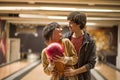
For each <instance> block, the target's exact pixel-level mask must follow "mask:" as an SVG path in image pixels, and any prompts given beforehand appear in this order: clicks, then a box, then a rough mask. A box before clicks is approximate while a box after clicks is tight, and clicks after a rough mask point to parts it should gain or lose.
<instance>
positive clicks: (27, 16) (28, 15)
mask: <svg viewBox="0 0 120 80" xmlns="http://www.w3.org/2000/svg"><path fill="white" fill-rule="evenodd" d="M19 17H22V18H48V19H63V20H67V16H45V15H33V14H19ZM87 20H120V18H103V17H87Z"/></svg>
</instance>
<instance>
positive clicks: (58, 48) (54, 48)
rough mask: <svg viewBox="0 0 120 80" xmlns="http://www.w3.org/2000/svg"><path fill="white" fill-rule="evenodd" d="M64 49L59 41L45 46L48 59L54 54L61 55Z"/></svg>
mask: <svg viewBox="0 0 120 80" xmlns="http://www.w3.org/2000/svg"><path fill="white" fill-rule="evenodd" d="M63 52H64V49H63V47H62V45H61V44H59V43H56V42H54V43H51V44H49V45H48V46H47V48H46V54H47V56H48V58H49V59H50V60H53V57H55V56H56V55H58V56H61V57H62V56H63Z"/></svg>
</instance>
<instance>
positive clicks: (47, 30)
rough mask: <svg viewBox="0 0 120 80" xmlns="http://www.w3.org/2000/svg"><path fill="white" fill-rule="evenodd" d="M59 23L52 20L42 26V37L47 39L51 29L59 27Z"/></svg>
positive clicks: (50, 34) (51, 31)
mask: <svg viewBox="0 0 120 80" xmlns="http://www.w3.org/2000/svg"><path fill="white" fill-rule="evenodd" d="M59 27H60V25H59V24H58V23H56V22H52V23H50V24H48V25H46V26H45V27H44V28H43V31H42V35H43V38H44V39H45V40H46V41H48V40H49V39H50V37H51V36H52V34H53V30H54V29H55V28H59Z"/></svg>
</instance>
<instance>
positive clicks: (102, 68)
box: [95, 63, 120, 80]
mask: <svg viewBox="0 0 120 80" xmlns="http://www.w3.org/2000/svg"><path fill="white" fill-rule="evenodd" d="M95 69H96V70H97V71H98V72H100V74H101V75H103V76H104V77H105V78H106V79H107V80H120V72H119V71H117V70H116V69H114V68H112V67H110V66H108V65H106V64H104V63H99V64H97V65H96V67H95Z"/></svg>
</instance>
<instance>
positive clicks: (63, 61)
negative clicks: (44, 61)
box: [53, 55, 65, 64]
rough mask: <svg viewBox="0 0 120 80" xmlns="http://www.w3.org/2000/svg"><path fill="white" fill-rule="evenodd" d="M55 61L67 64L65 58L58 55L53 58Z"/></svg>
mask: <svg viewBox="0 0 120 80" xmlns="http://www.w3.org/2000/svg"><path fill="white" fill-rule="evenodd" d="M53 61H54V62H61V63H63V64H65V59H64V57H61V56H58V55H56V56H55V57H53Z"/></svg>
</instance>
